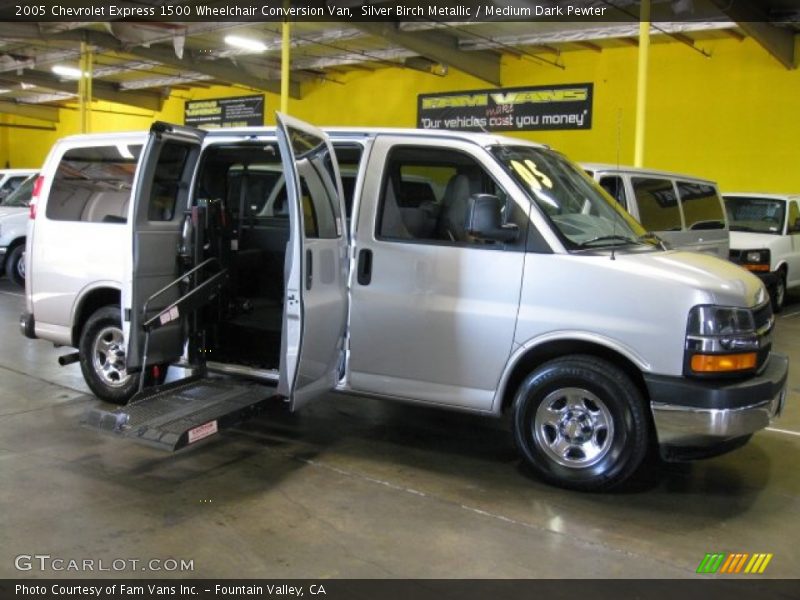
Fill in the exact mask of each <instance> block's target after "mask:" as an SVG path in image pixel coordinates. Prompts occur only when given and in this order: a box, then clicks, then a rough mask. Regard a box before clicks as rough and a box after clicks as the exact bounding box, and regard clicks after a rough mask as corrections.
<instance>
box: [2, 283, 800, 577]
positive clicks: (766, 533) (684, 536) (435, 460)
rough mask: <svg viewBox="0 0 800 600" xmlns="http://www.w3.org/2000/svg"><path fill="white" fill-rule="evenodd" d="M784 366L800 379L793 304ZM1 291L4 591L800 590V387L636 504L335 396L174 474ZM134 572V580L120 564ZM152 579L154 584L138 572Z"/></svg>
mask: <svg viewBox="0 0 800 600" xmlns="http://www.w3.org/2000/svg"><path fill="white" fill-rule="evenodd" d="M794 300H795V301H794V303H792V304H790V305H789V306H787V309H786V311H785V312H784V314H783V315H782V316H781V317H780V319H779V323H778V327H777V339H776V344H775V346H776V348H777V349H778V350H779V351H782V352H786V353H789V354H790V355H791V356H792V360H793V364H794V365H798V364H800V341H798V340H800V337H798V333H800V302H798V300H797V299H794ZM23 303H24V301H23V297H22V295H21V294H20V293H19V290H17V289H15V288H14V287H12V285H11V284H10V283H9V282H7V281H6V280H5V279H3V280H0V340H2V344H0V540H2V542H0V578H6V577H19V576H39V577H41V576H46V575H50V576H54V575H55V576H59V577H60V576H72V577H79V576H84V577H85V576H91V575H92V573H76V572H59V573H56V572H53V571H46V572H44V573H40V572H37V571H30V572H28V573H20V572H19V571H17V570H16V569H15V567H14V557H15V556H17V555H19V554H49V555H51V556H52V557H60V558H65V559H80V560H82V559H84V558H89V559H94V560H95V561H97V560H99V559H103V560H104V561H106V564H109V563H110V562H111V561H112V560H114V559H126V560H128V559H138V560H141V561H145V560H149V559H153V558H155V559H165V558H175V559H178V560H180V559H184V560H193V561H194V571H193V572H191V573H177V572H175V573H168V572H163V571H162V572H159V573H148V572H141V571H139V570H130V569H127V570H123V571H120V572H116V573H115V572H111V573H96V572H95V573H94V575H100V576H103V575H112V576H123V575H124V576H134V577H136V576H159V577H161V576H167V577H169V576H183V577H186V576H189V577H211V578H218V577H219V578H226V577H227V578H230V577H268V578H278V577H287V578H288V577H291V578H294V577H305V578H318V577H353V578H370V577H382V578H383V577H386V578H406V577H486V578H500V577H518V578H533V577H539V578H541V577H552V578H573V577H601V578H605V577H643V578H650V577H691V576H694V571H695V569H696V568H697V566H698V564H699V563H700V561H701V560H702V558H703V557H704V555H705V553H706V552H750V553H753V552H771V553H774V558H773V560H772V562H771V563H770V565H769V567H768V569H767V571H766V573H765V575H764V576H765V577H782V578H787V577H792V578H793V577H797V576H799V575H800V554H799V553H798V550H797V540H798V539H800V473H799V472H798V461H797V457H798V452H799V451H800V407H799V406H798V401H799V400H800V368H798V367H794V368H793V369H792V371H791V374H790V394H789V399H788V404H787V408H786V411H785V414H784V417H783V418H782V419H781V420H780V421H779V422H778V423H776V424H775V428H773V429H770V430H768V431H765V432H762V433H760V434H758V435H757V436H755V437H754V439H753V440H752V441H751V442H750V443H749V444H748V445H747V446H746V447H745V448H743V449H741V450H738V451H736V452H734V453H731V454H728V455H726V456H723V457H719V458H716V459H712V460H708V461H704V462H700V463H695V464H691V465H666V466H658V465H654V466H653V467H652V468H651V470H650V471H649V472H648V473H647V474H646V475H645V476H644V477H643V478H642V479H640V480H639V481H638V482H637V483H636V485H634V486H631V487H630V488H629V489H627V490H626V491H624V492H621V493H615V494H606V495H587V494H578V493H570V492H566V491H563V490H558V489H553V488H550V487H548V486H546V485H543V484H541V483H539V482H538V481H536V480H534V479H532V478H531V477H530V476H529V475H527V474H526V473H525V471H524V470H523V469H521V468H520V461H519V460H518V458H517V456H516V454H515V451H514V449H513V447H512V445H511V442H510V439H509V436H508V435H507V433H506V430H505V424H504V423H503V422H500V421H494V420H491V419H483V418H479V417H472V416H465V415H460V414H454V413H447V412H442V411H437V410H432V409H423V408H416V407H406V406H393V405H391V404H388V403H380V402H374V401H369V400H363V399H357V398H350V397H345V396H334V395H331V396H330V397H328V398H325V399H323V400H322V401H319V402H317V403H316V404H314V405H313V406H311V407H310V408H308V409H305V410H304V411H302V412H301V413H299V414H295V415H292V414H288V413H286V412H285V411H283V410H282V409H281V408H280V407H277V408H276V409H275V410H272V411H271V412H270V413H269V414H267V415H265V416H263V417H261V418H259V419H257V420H255V421H252V422H250V423H249V424H246V425H245V426H242V427H240V428H238V429H235V430H232V431H229V432H227V433H225V434H223V435H220V436H217V439H216V440H214V441H212V442H210V443H207V444H205V445H203V446H201V447H198V448H196V449H194V450H192V451H190V452H186V453H182V454H178V455H174V456H170V455H164V454H161V453H160V452H158V451H156V450H151V449H149V448H144V447H140V446H137V445H133V444H130V443H125V442H121V441H119V440H114V439H110V438H108V437H105V436H102V435H100V434H97V433H95V432H93V431H90V430H87V429H83V428H81V427H80V426H79V424H78V422H79V419H80V417H81V415H82V414H83V412H84V411H85V409H86V408H87V407H88V406H91V405H93V404H94V403H96V402H98V401H97V400H95V399H94V398H93V397H91V396H88V395H87V394H86V387H85V386H84V384H83V379H82V378H81V375H80V369H79V367H78V366H77V365H72V366H69V367H63V368H62V367H59V366H58V365H57V363H56V356H57V355H58V354H60V353H64V352H65V350H63V349H62V350H56V349H54V348H53V347H52V346H51V345H49V344H47V343H46V342H42V341H32V340H26V339H24V338H22V337H21V336H20V334H19V333H18V327H17V318H18V315H19V314H20V313H21V312H22V309H23ZM117 564H121V563H117ZM139 568H141V567H139Z"/></svg>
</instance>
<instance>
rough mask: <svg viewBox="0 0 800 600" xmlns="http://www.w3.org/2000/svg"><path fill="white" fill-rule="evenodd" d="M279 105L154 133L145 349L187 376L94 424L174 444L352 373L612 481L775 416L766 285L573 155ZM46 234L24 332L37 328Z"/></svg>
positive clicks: (719, 445)
mask: <svg viewBox="0 0 800 600" xmlns="http://www.w3.org/2000/svg"><path fill="white" fill-rule="evenodd" d="M278 122H279V125H278V127H277V129H276V130H274V129H268V128H248V129H230V130H217V131H212V132H203V131H199V130H196V129H191V128H187V127H180V126H176V125H169V124H165V123H156V124H155V125H154V126H153V128H152V130H151V132H150V135H149V138H148V140H147V142H146V144H145V145H144V148H143V149H142V150H141V153H140V155H139V159H138V166H137V169H136V173H135V177H134V184H133V189H132V191H131V201H130V204H129V207H128V216H127V222H126V223H125V224H122V225H120V236H123V235H124V236H127V237H126V240H127V241H126V242H125V243H126V245H127V248H128V251H127V252H125V253H124V255H123V257H122V258H123V261H124V273H123V276H122V295H121V315H122V323H121V326H122V328H123V330H124V331H125V338H126V340H127V344H126V346H125V347H124V350H125V358H124V361H125V363H124V364H125V369H126V373H127V374H128V375H130V374H132V373H136V372H148V371H150V370H153V369H156V368H158V369H160V368H161V366H162V365H170V364H173V365H180V366H183V367H185V368H187V369H189V370H191V372H192V374H191V375H190V376H189V377H188V378H186V379H183V380H178V381H175V382H171V383H167V384H165V385H155V386H148V385H147V383H148V382H146V381H144V380H143V379H142V380H140V381H139V383H138V387H139V388H140V390H141V391H139V392H138V393H137V394H136V395H135V396H134V397H133V399H132V400H131V401H130V402H129V404H128V405H127V406H123V407H120V408H118V409H115V410H109V409H108V408H107V407H103V406H100V407H98V408H95V409H93V410H92V411H90V412H89V414H87V416H86V421H87V423H88V424H90V425H92V426H94V427H97V428H100V429H101V430H106V431H112V432H114V433H116V434H119V435H121V436H123V437H126V438H129V439H132V440H136V441H139V442H143V443H146V444H149V445H152V446H156V447H160V448H165V449H167V450H174V449H178V448H183V447H186V446H189V445H191V444H195V443H197V442H199V441H200V440H202V439H205V438H207V437H209V436H213V435H214V434H216V433H217V432H218V431H220V430H221V429H223V428H224V427H226V426H229V425H231V424H233V423H236V422H239V421H241V420H242V419H244V418H247V417H249V416H252V415H253V414H257V413H258V412H259V411H260V410H261V409H262V408H263V406H264V403H266V402H272V401H274V399H275V397H278V398H282V399H284V400H285V401H286V402H287V403H288V404H289V406H290V407H291V408H292V409H298V408H300V407H302V406H303V405H305V404H307V403H308V402H311V401H314V400H320V399H323V398H324V397H325V396H326V394H327V392H329V391H332V390H333V391H339V392H346V393H349V394H355V395H362V396H369V397H375V398H383V399H386V400H390V401H400V402H411V403H416V404H422V405H426V406H433V407H440V408H447V409H453V410H462V411H469V412H473V413H477V414H482V415H487V416H500V415H503V414H509V415H510V421H511V425H512V435H513V439H514V440H515V442H516V444H517V446H518V448H519V450H520V453H521V455H522V457H523V458H524V460H525V461H526V462H527V463H528V464H529V465H530V466H531V467H532V468H533V470H534V471H535V472H536V473H537V474H538V475H539V476H540V477H542V478H543V479H544V480H546V481H549V482H551V483H554V484H556V485H561V486H564V487H568V488H572V489H580V490H598V489H605V488H608V487H611V486H614V485H616V484H619V483H621V482H623V481H625V480H626V479H628V478H629V477H630V476H631V475H632V474H633V473H634V471H636V469H637V468H638V467H639V465H640V464H641V462H642V460H643V457H644V456H645V454H646V452H647V450H648V448H650V447H651V446H655V445H656V444H657V445H658V446H659V447H660V449H661V451H662V455H663V456H665V457H667V458H698V457H701V456H708V455H712V454H715V453H720V452H723V451H726V450H730V449H732V448H734V447H737V446H739V445H741V444H742V443H744V442H745V441H746V440H747V439H748V438H749V437H750V435H751V434H753V433H754V432H756V431H758V430H760V429H762V428H764V427H765V426H767V424H768V423H769V422H770V419H773V418H775V417H776V416H777V415H778V414H779V413H780V411H781V409H782V406H783V403H784V398H785V394H786V391H785V388H786V379H787V370H788V365H787V359H786V358H785V357H783V356H780V355H777V354H775V353H773V352H772V349H771V343H772V333H773V326H774V319H773V316H772V310H771V307H770V304H769V301H768V297H767V293H766V290H765V289H764V286H763V284H762V283H761V282H760V281H759V280H758V279H757V278H756V277H755V276H753V275H752V274H750V273H748V272H747V271H744V270H743V269H740V268H738V267H736V266H735V265H733V264H732V263H730V262H728V261H725V260H721V259H718V258H716V257H714V256H710V255H708V254H698V253H687V252H680V251H665V250H663V249H662V248H661V246H660V244H658V242H657V241H656V240H654V239H653V238H652V236H650V235H648V233H647V232H646V231H645V230H644V229H643V228H642V227H641V226H640V225H639V224H638V223H637V222H636V221H635V220H634V219H632V218H631V217H630V215H628V213H626V212H625V211H623V210H622V209H621V207H619V206H618V205H617V204H616V203H614V202H613V201H611V200H610V198H608V196H607V195H606V194H604V193H603V192H601V191H600V190H599V188H597V187H596V186H595V185H593V184H592V183H591V182H590V180H588V179H587V178H586V177H585V175H584V174H583V173H582V171H581V170H580V169H579V168H578V167H576V166H575V165H573V164H572V163H570V162H569V161H568V160H567V159H565V158H564V157H563V156H561V155H560V154H558V153H556V152H554V151H552V150H550V149H548V148H546V147H544V146H540V145H537V144H533V143H529V142H525V141H521V140H517V139H510V138H505V137H502V136H496V135H492V134H475V133H458V132H443V131H418V130H391V129H329V130H326V132H323V131H321V130H319V129H316V128H314V127H311V126H310V125H307V124H305V123H302V122H300V121H297V120H295V119H292V118H290V117H285V116H282V115H279V116H278ZM341 172H345V173H348V174H350V175H352V177H351V178H348V179H350V180H349V181H348V182H347V183H346V184H345V183H344V182H343V181H342V178H341V177H340V173H341ZM45 185H46V184H45ZM346 190H347V191H346ZM348 196H349V197H348ZM50 201H51V200H50V199H49V198H48V197H47V194H46V193H43V195H42V196H41V197H40V205H39V206H38V209H37V215H36V219H35V220H34V224H33V228H34V230H35V229H36V227H38V221H39V219H40V218H43V217H44V218H47V213H48V208H47V206H46V205H47V204H48V203H49V202H50ZM348 206H349V207H350V210H349V215H348V208H347V207H348ZM62 210H66V207H62ZM348 216H349V227H347V226H346V223H347V222H348ZM32 240H33V241H32V244H33V246H34V248H33V251H32V252H29V253H30V254H32V256H33V264H32V265H31V266H30V268H31V270H32V271H33V274H34V275H33V277H32V285H33V287H29V294H28V313H26V314H25V315H23V317H22V328H23V330H24V331H26V332H36V333H38V332H40V331H45V330H46V329H47V328H46V327H41V326H40V324H39V321H40V319H41V316H40V315H41V313H39V302H41V301H43V299H44V298H45V296H46V294H45V293H44V290H45V289H46V288H47V283H46V282H40V283H37V281H36V279H37V276H36V272H37V268H38V267H37V265H36V261H37V256H38V257H40V258H39V259H38V260H42V259H44V260H46V257H42V255H41V254H39V253H38V251H37V249H36V248H35V246H36V245H37V244H39V243H41V242H42V238H40V237H39V236H38V233H34V235H33V236H32ZM45 243H46V241H45ZM37 285H42V286H43V287H41V288H38V289H40V290H41V291H40V293H39V294H38V295H37V294H36V293H34V294H31V293H30V292H31V291H32V290H36V289H37V288H36V286H37ZM118 310H119V309H118ZM117 326H118V327H119V326H120V325H119V324H117ZM115 343H116V342H115ZM122 350H123V348H122V347H121V345H120V344H118V345H117V347H116V348H115V349H114V352H115V357H116V358H118V357H117V354H116V353H117V352H120V351H122ZM116 358H115V359H116Z"/></svg>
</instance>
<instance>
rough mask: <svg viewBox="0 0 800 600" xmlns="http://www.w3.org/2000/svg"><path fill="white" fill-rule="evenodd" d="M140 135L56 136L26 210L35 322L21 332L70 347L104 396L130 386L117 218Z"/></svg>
mask: <svg viewBox="0 0 800 600" xmlns="http://www.w3.org/2000/svg"><path fill="white" fill-rule="evenodd" d="M146 139H147V136H146V134H145V133H144V132H140V133H113V134H91V135H82V136H72V137H67V138H63V139H61V140H59V141H58V142H56V144H55V145H54V146H53V148H52V149H51V150H50V153H49V155H48V157H47V159H46V160H45V162H44V165H43V167H42V171H41V175H40V178H39V181H38V183H37V189H36V193H35V194H34V196H33V199H32V203H31V204H32V205H31V209H30V216H31V219H30V220H29V225H28V243H27V253H26V272H27V273H28V274H29V277H28V278H27V281H26V295H27V297H28V310H29V311H31V312H33V313H34V314H35V315H36V325H35V327H34V326H33V324H31V326H30V328H29V330H28V333H29V334H30V335H35V336H37V337H40V338H42V339H46V340H50V341H52V342H54V343H56V344H59V345H63V346H72V347H75V348H78V349H79V359H80V363H81V369H82V371H83V376H84V379H86V383H87V385H88V386H89V388H90V389H91V390H92V391H93V392H94V393H95V394H97V395H98V396H99V397H101V398H104V399H107V400H112V399H115V398H116V399H119V400H121V399H123V398H129V397H130V396H131V394H133V392H134V391H135V390H136V386H137V377H133V376H128V373H127V372H126V370H125V360H124V353H125V345H124V340H123V334H122V328H121V323H120V321H121V317H120V308H119V307H120V291H121V289H122V280H123V276H124V272H125V271H124V269H125V266H124V265H125V258H124V256H125V254H126V253H127V252H129V251H130V244H129V243H126V242H125V240H126V236H127V230H126V228H125V222H126V220H127V215H128V204H129V201H130V194H131V185H132V184H133V177H134V173H135V171H136V165H137V162H138V157H139V153H140V151H141V148H142V145H143V144H144V142H145V141H146ZM74 358H76V357H75V356H74V355H72V356H71V359H74Z"/></svg>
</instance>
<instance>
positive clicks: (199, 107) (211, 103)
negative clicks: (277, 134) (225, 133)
mask: <svg viewBox="0 0 800 600" xmlns="http://www.w3.org/2000/svg"><path fill="white" fill-rule="evenodd" d="M183 123H184V124H185V125H191V126H193V127H202V128H204V129H218V128H220V127H252V126H254V125H256V126H263V125H264V96H237V97H235V98H213V99H209V100H190V101H188V102H186V103H185V104H184V109H183Z"/></svg>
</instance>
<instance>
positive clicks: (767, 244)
mask: <svg viewBox="0 0 800 600" xmlns="http://www.w3.org/2000/svg"><path fill="white" fill-rule="evenodd" d="M723 197H724V199H725V208H726V210H727V212H728V222H729V223H730V229H731V251H730V259H731V260H732V261H733V262H735V263H736V264H739V265H741V266H743V267H744V268H745V269H747V270H748V271H752V272H753V273H755V274H756V275H758V276H759V277H760V278H761V280H762V281H763V282H764V283H765V284H766V286H767V289H769V291H770V295H771V297H772V307H773V309H774V310H775V311H776V312H777V311H780V310H781V309H783V305H784V302H785V301H786V290H787V289H789V288H796V287H798V286H800V208H798V204H797V202H798V199H800V196H794V195H786V194H739V193H731V194H724V196H723Z"/></svg>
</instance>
